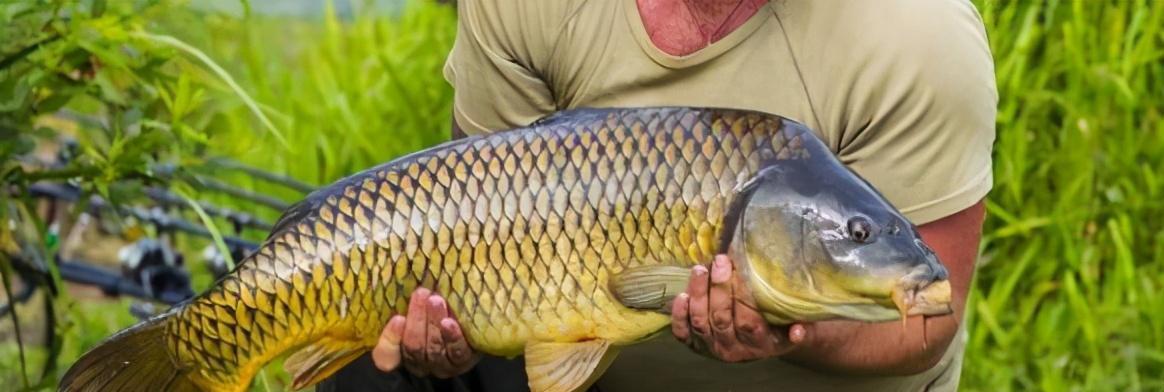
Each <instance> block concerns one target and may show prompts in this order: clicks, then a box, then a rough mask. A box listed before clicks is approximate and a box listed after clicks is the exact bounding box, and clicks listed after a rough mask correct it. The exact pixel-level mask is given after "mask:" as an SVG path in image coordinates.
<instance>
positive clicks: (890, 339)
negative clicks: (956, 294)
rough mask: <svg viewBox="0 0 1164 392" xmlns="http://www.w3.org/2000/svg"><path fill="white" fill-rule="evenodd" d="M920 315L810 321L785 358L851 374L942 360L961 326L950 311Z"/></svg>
mask: <svg viewBox="0 0 1164 392" xmlns="http://www.w3.org/2000/svg"><path fill="white" fill-rule="evenodd" d="M922 322H923V321H922V318H921V317H911V318H910V319H909V320H908V325H907V326H906V327H905V328H904V329H903V328H902V326H901V323H900V322H890V323H877V324H870V323H863V322H853V321H828V322H821V323H816V324H813V325H811V326H809V327H808V331H809V332H808V334H807V338H806V341H805V343H802V344H801V345H800V346H799V347H798V348H797V350H795V351H793V352H791V353H789V354H787V355H785V356H784V357H783V359H784V360H786V361H788V362H792V363H795V364H798V365H801V366H805V367H808V368H811V369H816V370H820V371H826V372H831V373H843V374H850V375H883V376H891V375H910V374H917V373H920V372H923V371H926V370H927V369H929V368H932V367H933V366H934V365H935V364H937V363H938V360H940V359H941V357H942V355H943V354H945V352H946V348H947V347H948V346H949V344H950V342H951V341H952V339H953V338H954V335H955V334H956V332H957V329H958V326H957V323H956V322H954V320H953V318H952V317H942V318H932V317H931V318H930V319H929V320H926V321H925V323H926V326H925V328H924V330H923V328H922ZM923 331H924V332H923Z"/></svg>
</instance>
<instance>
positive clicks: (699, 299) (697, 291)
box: [671, 255, 805, 362]
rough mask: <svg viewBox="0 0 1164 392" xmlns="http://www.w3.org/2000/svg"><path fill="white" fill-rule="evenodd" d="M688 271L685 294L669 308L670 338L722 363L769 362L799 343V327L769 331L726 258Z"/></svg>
mask: <svg viewBox="0 0 1164 392" xmlns="http://www.w3.org/2000/svg"><path fill="white" fill-rule="evenodd" d="M708 275H709V274H708V271H707V268H706V267H704V266H702V265H698V266H695V267H694V268H693V269H692V271H691V279H690V280H689V283H688V284H687V291H686V292H684V293H681V294H679V296H678V297H676V298H675V302H674V303H672V304H671V333H672V334H673V335H675V337H676V338H677V339H679V341H681V342H684V343H686V344H687V345H688V346H690V347H691V348H692V349H694V350H695V351H696V352H699V353H701V354H704V355H708V356H711V357H714V358H718V359H720V360H722V361H726V362H746V361H752V360H757V359H763V358H771V357H775V356H779V355H783V354H785V353H788V352H789V351H792V350H793V349H794V348H795V347H796V345H797V344H799V343H800V342H802V341H804V337H805V329H804V326H802V325H799V324H794V325H792V326H790V327H789V328H787V329H786V330H783V329H780V328H775V327H771V326H769V325H768V323H767V322H766V321H765V320H764V317H763V316H761V315H760V312H758V311H756V304H755V301H754V300H753V299H752V294H751V292H749V291H748V290H747V287H746V286H745V285H744V282H743V281H741V280H740V278H739V276H738V275H736V274H735V267H734V266H733V265H732V262H731V260H729V259H728V257H727V256H726V255H718V256H716V257H715V261H714V262H712V266H711V274H710V279H708V278H709V276H708Z"/></svg>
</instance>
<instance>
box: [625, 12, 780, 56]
mask: <svg viewBox="0 0 1164 392" xmlns="http://www.w3.org/2000/svg"><path fill="white" fill-rule="evenodd" d="M623 4H624V8H623V15H624V16H625V18H623V19H625V20H626V22H627V23H628V24H630V29H631V31H632V32H633V33H634V36H635V41H638V43H639V48H640V49H642V50H643V52H644V53H646V54H647V56H649V57H650V58H651V60H654V61H655V62H656V63H658V64H659V65H662V66H664V67H667V68H686V67H692V66H696V65H699V64H702V63H704V62H706V61H708V60H711V59H713V58H716V57H718V56H719V55H722V54H723V53H724V52H727V51H728V50H729V49H731V48H733V47H735V46H736V45H739V44H740V43H741V42H743V41H744V39H746V38H748V37H749V36H751V35H752V34H753V33H755V32H756V30H758V29H759V28H760V26H763V25H764V22H767V21H768V19H769V18H771V17H772V16H773V12H774V10H773V9H772V8H771V3H765V4H764V6H763V7H761V8H760V9H759V10H756V13H755V14H754V15H752V16H750V17H748V20H747V21H745V22H744V24H741V25H740V26H739V27H736V28H735V30H732V31H731V32H730V33H728V34H727V35H726V36H724V37H723V38H722V39H720V40H718V41H715V42H712V43H711V44H710V45H707V46H705V47H703V48H701V49H699V50H696V51H695V52H692V53H690V54H686V55H682V56H676V55H673V54H669V53H667V52H664V51H663V50H662V49H659V47H658V46H655V43H654V42H653V41H651V36H650V34H648V33H647V26H646V24H645V23H644V22H643V18H642V15H640V14H639V7H638V1H637V0H623Z"/></svg>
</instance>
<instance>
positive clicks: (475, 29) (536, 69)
mask: <svg viewBox="0 0 1164 392" xmlns="http://www.w3.org/2000/svg"><path fill="white" fill-rule="evenodd" d="M565 3H567V2H565V1H459V2H457V14H458V18H459V20H458V23H457V26H458V27H457V37H456V40H455V41H454V43H453V48H452V50H451V51H450V53H449V56H448V58H447V60H446V61H445V67H444V76H445V79H446V80H447V81H448V82H449V83H450V84H451V85H452V86H454V88H455V90H454V98H453V116H454V119H455V120H456V121H457V124H458V125H459V126H460V127H461V129H462V130H464V131H465V133H466V134H469V135H474V134H480V133H483V132H487V131H493V130H500V129H506V128H510V127H513V126H515V125H520V124H528V123H530V122H532V121H533V120H536V119H537V118H540V117H542V116H544V115H546V114H547V113H551V112H553V111H555V110H556V107H555V105H554V102H553V96H552V95H551V93H550V89H549V87H548V86H547V84H546V82H545V81H544V79H543V76H542V75H541V69H542V67H544V64H545V61H547V60H548V58H549V56H550V53H549V50H550V47H551V45H550V41H551V40H553V39H554V36H555V34H556V31H557V29H556V28H555V25H556V23H557V22H558V21H560V20H561V19H562V13H563V12H564V10H565V9H566V7H565Z"/></svg>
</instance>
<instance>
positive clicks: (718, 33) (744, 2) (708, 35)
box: [636, 0, 768, 56]
mask: <svg viewBox="0 0 1164 392" xmlns="http://www.w3.org/2000/svg"><path fill="white" fill-rule="evenodd" d="M636 1H637V3H638V8H639V15H640V17H641V18H642V22H643V25H644V27H646V30H647V34H648V35H649V36H650V37H651V42H652V43H654V45H655V46H656V47H657V48H659V50H662V51H663V52H665V53H668V54H671V55H675V56H683V55H688V54H691V53H695V52H696V51H698V50H700V49H703V48H705V47H707V46H708V45H711V44H712V43H714V42H716V41H719V40H721V39H723V38H724V37H726V36H727V35H728V34H731V32H733V31H735V30H736V29H737V28H739V27H740V26H741V25H743V24H744V22H747V20H748V19H749V18H751V17H752V15H755V14H756V11H758V10H759V9H760V8H761V7H763V6H764V4H766V3H767V2H768V0H636Z"/></svg>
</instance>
